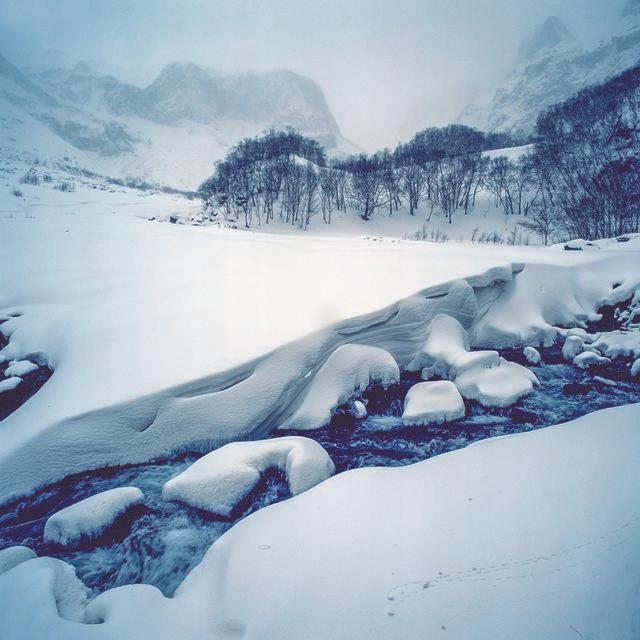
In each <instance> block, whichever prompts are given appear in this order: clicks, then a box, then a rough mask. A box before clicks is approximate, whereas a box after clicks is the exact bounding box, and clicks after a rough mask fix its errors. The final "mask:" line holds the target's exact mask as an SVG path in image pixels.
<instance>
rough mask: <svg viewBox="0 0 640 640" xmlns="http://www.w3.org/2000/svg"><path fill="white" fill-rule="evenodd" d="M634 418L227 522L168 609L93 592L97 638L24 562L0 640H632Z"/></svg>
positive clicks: (362, 472)
mask: <svg viewBox="0 0 640 640" xmlns="http://www.w3.org/2000/svg"><path fill="white" fill-rule="evenodd" d="M639 418H640V405H631V406H625V407H618V408H614V409H607V410H604V411H599V412H596V413H593V414H590V415H587V416H584V417H582V418H580V419H578V420H575V421H572V422H569V423H566V424H562V425H557V426H554V427H549V428H546V429H540V430H536V431H532V432H528V433H523V434H519V435H514V436H507V437H501V438H494V439H490V440H485V441H483V442H480V443H478V444H475V445H472V446H470V447H467V448H465V449H461V450H458V451H454V452H452V453H449V454H445V455H441V456H437V457H435V458H432V459H430V460H427V461H425V462H422V463H419V464H416V465H412V466H409V467H402V468H394V469H380V468H368V469H358V470H356V471H349V472H346V473H342V474H340V475H338V476H335V477H334V478H332V479H330V480H328V481H326V482H323V483H322V484H321V485H319V486H318V487H317V488H316V489H314V491H310V492H307V493H304V494H302V495H300V496H298V497H296V498H293V499H291V500H286V501H284V502H282V503H279V504H276V505H272V506H270V507H267V508H266V509H262V510H260V511H258V512H256V513H254V514H252V515H251V516H249V517H247V518H246V519H244V520H243V521H242V522H240V523H238V524H237V525H236V526H234V527H233V528H232V529H231V530H230V531H228V532H227V533H226V534H225V535H223V536H222V537H221V538H220V539H218V540H217V541H216V543H215V544H214V545H213V546H212V547H211V549H210V550H209V552H208V553H207V554H206V556H205V558H204V559H203V561H202V563H201V564H200V565H199V566H198V567H197V568H196V569H194V570H193V571H192V572H191V573H190V574H189V576H188V577H187V578H186V579H185V581H184V582H183V584H182V585H181V586H180V588H179V589H178V591H177V592H176V594H175V596H174V597H173V598H171V599H169V598H165V597H163V596H162V594H161V593H160V592H159V591H158V590H157V589H155V588H153V587H149V586H147V585H130V586H125V587H120V588H118V589H113V590H109V591H107V592H105V593H103V594H101V595H100V596H98V597H97V598H96V599H95V600H94V601H92V602H91V603H90V604H89V605H88V606H87V607H86V609H85V620H87V621H93V622H100V623H101V624H99V625H89V624H79V623H71V622H69V621H68V620H65V619H63V618H61V617H60V616H59V615H58V608H57V606H56V600H55V595H54V589H53V587H54V581H53V579H52V578H53V567H51V566H47V565H46V563H45V559H36V560H30V561H29V562H25V563H23V564H21V565H19V566H17V567H15V568H14V569H13V570H12V571H11V572H9V573H7V574H4V575H3V576H0V618H1V619H2V620H3V634H4V636H3V637H4V638H6V640H27V639H29V640H45V639H48V638H52V637H61V638H65V640H91V639H93V638H97V637H99V638H101V639H103V640H111V639H116V638H136V639H137V640H173V639H175V638H176V637H180V638H183V639H184V640H192V639H193V640H196V639H197V640H200V639H201V638H202V637H203V636H206V635H207V634H208V635H210V636H211V637H213V638H220V639H222V638H231V637H243V638H244V639H245V640H262V639H263V638H265V637H269V638H270V639H272V640H287V639H289V638H307V639H308V640H326V639H327V638H363V637H370V638H379V639H380V640H387V639H388V640H392V639H395V638H406V639H407V640H414V639H415V640H418V639H423V638H425V637H428V638H431V637H436V638H437V637H440V636H443V637H444V636H445V635H446V637H447V638H449V639H451V640H468V639H469V638H474V639H477V640H494V639H495V638H500V637H509V638H518V640H538V639H539V638H562V639H566V640H570V639H572V638H574V637H576V633H575V631H573V630H572V629H577V630H578V631H579V633H580V634H582V635H583V636H584V637H585V638H587V637H593V638H616V640H635V638H636V637H637V633H636V631H637V625H636V623H637V620H636V618H637V616H636V612H637V576H638V575H640V542H639V541H640V514H639V512H638V505H637V496H638V493H639V492H640V474H639V473H638V465H637V460H638V458H639V457H640V431H639V430H638V429H637V424H638V419H639ZM587 481H588V485H589V486H588V491H586V490H585V482H587ZM505 487H508V489H509V491H508V496H507V495H506V494H505ZM372 532H373V533H372ZM443 550H446V552H444V553H443ZM49 562H52V563H56V564H57V561H49ZM39 563H42V564H39ZM59 564H62V563H59ZM274 576H277V588H274ZM283 594H289V596H288V597H283ZM461 603H463V605H461ZM83 607H84V605H83V600H82V595H81V593H79V594H78V600H77V601H76V611H79V612H81V611H82V608H83ZM443 627H444V629H443ZM505 634H506V635H505Z"/></svg>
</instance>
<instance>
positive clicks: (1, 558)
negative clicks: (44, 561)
mask: <svg viewBox="0 0 640 640" xmlns="http://www.w3.org/2000/svg"><path fill="white" fill-rule="evenodd" d="M35 557H36V554H35V553H34V552H33V551H32V550H31V549H29V547H22V546H16V547H8V548H7V549H2V550H1V551H0V574H2V573H4V572H5V571H9V569H13V567H17V566H18V565H19V564H20V563H21V562H26V561H27V560H32V559H33V558H35Z"/></svg>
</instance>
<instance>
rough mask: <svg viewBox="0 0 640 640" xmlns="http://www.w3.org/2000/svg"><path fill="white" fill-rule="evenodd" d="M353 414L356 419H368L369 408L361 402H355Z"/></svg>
mask: <svg viewBox="0 0 640 640" xmlns="http://www.w3.org/2000/svg"><path fill="white" fill-rule="evenodd" d="M351 413H352V414H353V416H354V417H355V418H358V419H361V418H366V417H367V407H366V406H365V404H364V402H362V401H361V400H354V401H353V403H352V405H351Z"/></svg>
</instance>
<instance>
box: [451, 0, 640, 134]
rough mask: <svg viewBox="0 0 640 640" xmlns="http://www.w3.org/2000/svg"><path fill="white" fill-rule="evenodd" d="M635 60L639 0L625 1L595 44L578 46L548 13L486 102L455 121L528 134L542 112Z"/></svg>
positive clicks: (639, 46)
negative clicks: (610, 30) (611, 27)
mask: <svg viewBox="0 0 640 640" xmlns="http://www.w3.org/2000/svg"><path fill="white" fill-rule="evenodd" d="M639 59H640V1H639V0H628V2H627V4H626V5H625V7H624V9H623V11H622V13H621V15H620V19H619V21H618V27H617V29H616V32H615V33H612V34H611V36H610V37H609V38H605V39H603V40H602V41H601V42H600V43H599V44H598V45H597V46H596V47H595V48H585V47H583V46H581V45H580V43H579V42H578V40H577V39H576V38H575V37H574V36H573V35H572V34H571V32H570V30H569V28H567V26H566V25H565V24H564V23H563V22H562V21H561V20H560V19H559V18H557V17H555V16H551V17H549V18H547V20H546V21H545V22H544V23H543V24H542V25H541V26H540V27H539V28H538V29H537V30H536V31H535V32H533V33H532V34H531V36H530V37H529V38H528V39H527V40H526V41H525V42H523V43H522V45H521V47H520V50H519V54H518V59H517V61H516V64H515V66H514V69H513V70H512V72H511V74H510V76H509V78H508V79H507V80H506V82H505V83H504V84H503V85H501V86H500V87H499V88H498V89H497V90H496V92H495V95H494V96H493V98H492V100H491V101H490V102H489V104H477V103H476V104H470V105H468V106H467V107H465V109H464V110H463V111H462V113H461V114H460V115H459V116H458V122H460V123H463V124H469V125H471V126H475V127H478V128H480V129H482V130H489V131H511V132H523V133H525V134H529V133H531V132H532V130H533V128H534V127H535V123H536V118H537V116H538V114H539V113H540V112H541V111H543V110H544V109H546V108H547V107H549V106H551V105H552V104H555V103H557V102H561V101H562V100H565V99H566V98H568V97H570V96H571V95H573V94H574V93H576V92H577V91H579V90H580V89H583V88H584V87H587V86H589V85H592V84H597V83H599V82H603V81H604V80H607V79H608V78H610V77H611V76H614V75H616V74H618V73H621V72H622V71H624V70H625V69H627V68H628V67H630V66H632V65H634V64H636V63H637V62H638V60H639Z"/></svg>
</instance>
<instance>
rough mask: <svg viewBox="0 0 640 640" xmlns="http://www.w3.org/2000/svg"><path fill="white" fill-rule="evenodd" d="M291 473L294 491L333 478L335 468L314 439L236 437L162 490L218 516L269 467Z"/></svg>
mask: <svg viewBox="0 0 640 640" xmlns="http://www.w3.org/2000/svg"><path fill="white" fill-rule="evenodd" d="M272 468H276V469H279V470H280V471H282V472H283V473H284V474H285V475H286V478H287V482H288V484H289V490H290V491H291V494H292V495H298V494H299V493H302V492H303V491H307V490H308V489H310V488H311V487H314V486H315V485H317V484H318V483H320V482H322V481H323V480H326V479H327V478H329V477H331V476H332V475H333V473H334V472H335V467H334V466H333V462H331V458H329V455H328V454H327V452H326V451H325V450H324V449H323V448H322V446H321V445H319V444H318V443H317V442H316V441H315V440H311V439H309V438H303V437H299V436H289V437H285V438H275V439H272V440H259V441H256V442H232V443H231V444H228V445H225V446H224V447H221V448H220V449H216V450H215V451H212V452H211V453H209V454H207V455H206V456H203V457H202V458H200V459H199V460H197V461H196V462H195V463H194V464H192V465H191V466H190V467H189V468H188V469H187V470H186V471H183V472H182V473H181V474H180V475H178V476H176V477H175V478H172V479H171V480H169V481H168V482H167V483H166V484H165V485H164V487H163V489H162V497H163V498H164V499H165V500H173V501H180V502H185V503H186V504H188V505H190V506H192V507H196V508H198V509H205V510H206V511H209V512H211V513H213V514H215V515H220V516H226V517H228V516H230V515H231V513H232V512H233V509H234V507H235V506H236V505H237V504H238V503H239V502H240V501H241V500H242V499H243V498H244V497H246V496H247V494H249V492H250V491H251V490H252V489H253V488H254V487H255V486H256V484H257V483H258V481H259V480H260V477H261V475H262V474H263V473H264V472H265V471H267V470H268V469H272Z"/></svg>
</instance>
